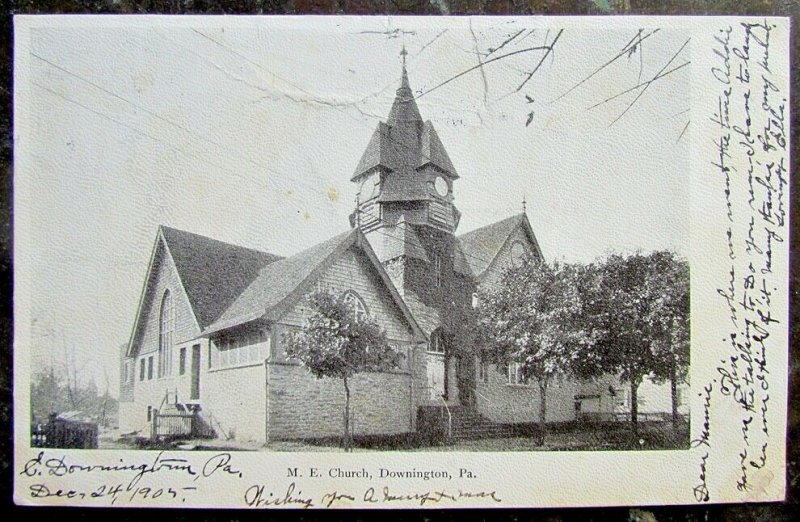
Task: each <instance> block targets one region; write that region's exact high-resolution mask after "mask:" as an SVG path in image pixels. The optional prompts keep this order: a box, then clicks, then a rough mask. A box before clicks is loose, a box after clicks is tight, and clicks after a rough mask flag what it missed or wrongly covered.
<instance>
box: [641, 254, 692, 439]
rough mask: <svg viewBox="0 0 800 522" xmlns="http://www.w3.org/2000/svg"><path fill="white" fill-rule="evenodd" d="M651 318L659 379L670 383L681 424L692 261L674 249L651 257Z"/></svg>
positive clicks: (674, 415)
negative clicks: (680, 398) (680, 393)
mask: <svg viewBox="0 0 800 522" xmlns="http://www.w3.org/2000/svg"><path fill="white" fill-rule="evenodd" d="M651 259H652V265H651V270H650V274H649V276H650V281H649V283H648V285H647V288H648V289H649V291H650V293H651V295H650V297H649V299H650V301H651V308H650V317H649V318H648V322H649V323H650V325H651V326H652V328H653V335H652V337H653V353H654V355H655V361H656V363H657V364H656V365H655V367H654V368H653V375H654V380H655V381H656V382H666V381H669V383H670V392H671V393H670V395H671V400H672V424H673V427H675V428H677V427H678V382H685V381H686V377H687V374H688V371H689V264H688V263H687V262H686V261H685V260H682V259H678V258H677V257H676V256H675V255H674V254H672V253H671V252H655V253H653V254H652V256H651Z"/></svg>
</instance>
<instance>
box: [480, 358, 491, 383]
mask: <svg viewBox="0 0 800 522" xmlns="http://www.w3.org/2000/svg"><path fill="white" fill-rule="evenodd" d="M478 380H479V381H481V382H489V363H487V362H486V358H485V357H483V356H481V357H479V358H478Z"/></svg>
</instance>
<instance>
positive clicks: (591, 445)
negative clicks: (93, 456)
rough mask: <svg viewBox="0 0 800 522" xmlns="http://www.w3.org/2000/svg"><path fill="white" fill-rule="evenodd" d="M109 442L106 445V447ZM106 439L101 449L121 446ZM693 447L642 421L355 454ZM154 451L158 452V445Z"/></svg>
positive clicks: (222, 444)
mask: <svg viewBox="0 0 800 522" xmlns="http://www.w3.org/2000/svg"><path fill="white" fill-rule="evenodd" d="M103 442H105V444H103ZM110 442H111V441H109V440H106V441H104V440H103V438H101V448H102V447H105V448H114V447H119V446H116V445H115V444H109V443H110ZM688 447H689V433H688V426H684V427H683V428H681V429H678V430H677V431H676V430H673V428H672V425H671V424H670V423H669V422H647V423H641V425H640V427H639V436H638V438H634V437H633V436H632V433H631V429H630V424H628V423H622V422H621V423H616V424H605V425H591V424H589V425H586V424H580V425H569V426H562V427H559V428H558V429H553V430H552V431H551V432H550V433H548V434H547V437H546V438H545V441H544V444H543V445H540V446H537V445H536V444H535V442H534V439H533V438H531V437H508V438H485V439H478V440H456V441H453V442H452V443H450V444H441V445H428V444H409V443H406V444H403V445H402V446H401V447H391V446H387V445H383V446H380V447H378V446H369V445H367V444H363V443H362V444H361V445H359V444H358V442H356V447H355V448H354V450H353V451H355V452H359V453H368V452H375V451H404V452H421V451H589V450H652V449H686V448H688ZM151 449H156V447H155V446H153V447H151ZM160 449H176V450H209V451H280V452H298V451H302V452H334V453H338V452H342V451H343V450H342V448H341V447H339V445H338V443H337V442H336V441H328V442H319V441H318V442H307V441H275V442H272V443H270V444H269V445H267V446H264V445H263V444H260V443H255V442H243V441H235V440H223V439H196V440H185V441H180V442H178V441H176V442H173V443H170V444H165V445H163V447H161V448H160Z"/></svg>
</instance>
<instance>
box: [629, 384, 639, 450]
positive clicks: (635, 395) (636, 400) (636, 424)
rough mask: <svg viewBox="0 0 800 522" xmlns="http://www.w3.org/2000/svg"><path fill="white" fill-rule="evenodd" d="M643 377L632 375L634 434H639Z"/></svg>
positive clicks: (632, 423) (632, 420) (632, 421)
mask: <svg viewBox="0 0 800 522" xmlns="http://www.w3.org/2000/svg"><path fill="white" fill-rule="evenodd" d="M640 381H641V378H639V377H631V429H632V430H633V436H634V437H638V436H639V395H638V392H639V382H640ZM634 442H636V441H634Z"/></svg>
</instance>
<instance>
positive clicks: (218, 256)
mask: <svg viewBox="0 0 800 522" xmlns="http://www.w3.org/2000/svg"><path fill="white" fill-rule="evenodd" d="M161 231H162V233H163V235H164V240H165V241H166V243H167V248H168V249H169V252H170V254H171V255H172V259H173V261H174V262H175V268H176V269H177V271H178V276H179V277H180V279H181V282H182V283H183V287H184V289H185V290H186V295H187V297H188V298H189V303H190V304H191V305H192V309H193V310H194V313H195V317H196V318H197V321H198V323H199V324H200V327H201V328H205V327H206V326H208V325H209V324H211V322H212V321H214V320H215V319H217V318H218V317H219V316H220V314H222V312H223V311H225V310H226V309H227V308H228V307H229V306H230V305H231V303H233V302H234V300H235V299H236V298H237V297H238V296H239V295H240V294H241V293H242V291H243V290H244V289H245V288H247V286H248V285H249V284H250V283H251V282H252V281H253V280H254V279H255V278H256V276H257V275H258V273H259V271H260V270H261V269H262V268H263V267H265V266H267V265H269V264H270V263H274V262H275V261H278V260H279V259H281V257H280V256H276V255H273V254H268V253H266V252H261V251H259V250H254V249H252V248H246V247H242V246H238V245H232V244H230V243H225V242H222V241H218V240H216V239H211V238H210V237H205V236H201V235H199V234H193V233H191V232H186V231H183V230H178V229H175V228H170V227H165V226H162V227H161Z"/></svg>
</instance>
